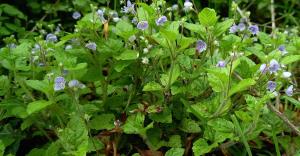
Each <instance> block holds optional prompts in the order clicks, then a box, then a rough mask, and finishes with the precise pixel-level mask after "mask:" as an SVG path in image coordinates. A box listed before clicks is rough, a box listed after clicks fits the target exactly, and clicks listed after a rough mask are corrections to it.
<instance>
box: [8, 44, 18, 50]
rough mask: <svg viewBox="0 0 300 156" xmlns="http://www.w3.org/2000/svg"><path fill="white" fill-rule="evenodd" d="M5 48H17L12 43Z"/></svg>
mask: <svg viewBox="0 0 300 156" xmlns="http://www.w3.org/2000/svg"><path fill="white" fill-rule="evenodd" d="M7 47H8V48H9V49H14V48H16V47H17V45H16V44H14V43H10V44H8V45H7Z"/></svg>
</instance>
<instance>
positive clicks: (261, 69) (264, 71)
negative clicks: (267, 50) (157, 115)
mask: <svg viewBox="0 0 300 156" xmlns="http://www.w3.org/2000/svg"><path fill="white" fill-rule="evenodd" d="M259 70H260V72H261V73H262V74H265V73H266V72H267V71H268V67H267V65H266V64H262V65H260V67H259Z"/></svg>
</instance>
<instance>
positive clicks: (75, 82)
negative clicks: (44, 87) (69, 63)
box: [68, 80, 80, 88]
mask: <svg viewBox="0 0 300 156" xmlns="http://www.w3.org/2000/svg"><path fill="white" fill-rule="evenodd" d="M79 84H80V83H79V81H78V80H71V81H69V83H68V86H69V87H70V88H72V87H76V86H78V85H79Z"/></svg>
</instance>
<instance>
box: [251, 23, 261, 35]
mask: <svg viewBox="0 0 300 156" xmlns="http://www.w3.org/2000/svg"><path fill="white" fill-rule="evenodd" d="M248 29H249V31H250V32H251V34H252V35H257V34H258V32H259V28H258V26H257V25H251V26H250V27H249V28H248Z"/></svg>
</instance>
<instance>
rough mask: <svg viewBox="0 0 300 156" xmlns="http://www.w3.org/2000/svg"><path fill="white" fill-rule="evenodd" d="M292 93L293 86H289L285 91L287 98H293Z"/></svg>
mask: <svg viewBox="0 0 300 156" xmlns="http://www.w3.org/2000/svg"><path fill="white" fill-rule="evenodd" d="M293 91H294V86H293V85H290V86H289V87H288V88H287V89H286V90H285V94H286V95H287V96H293Z"/></svg>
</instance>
